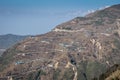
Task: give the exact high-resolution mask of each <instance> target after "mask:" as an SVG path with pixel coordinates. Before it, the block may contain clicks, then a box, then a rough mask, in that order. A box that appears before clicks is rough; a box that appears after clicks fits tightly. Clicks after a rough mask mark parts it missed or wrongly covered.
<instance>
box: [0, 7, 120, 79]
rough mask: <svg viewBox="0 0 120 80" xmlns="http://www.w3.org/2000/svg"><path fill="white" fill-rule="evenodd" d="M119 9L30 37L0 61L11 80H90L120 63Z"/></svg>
mask: <svg viewBox="0 0 120 80" xmlns="http://www.w3.org/2000/svg"><path fill="white" fill-rule="evenodd" d="M119 7H120V5H114V6H111V7H109V8H106V9H104V10H100V11H96V12H95V13H92V14H89V15H87V16H85V17H77V18H75V19H73V20H70V21H68V22H66V23H63V24H60V25H58V26H57V27H55V28H54V29H53V30H52V31H51V32H48V33H46V34H43V35H38V36H35V37H29V38H27V39H25V40H24V41H23V42H20V43H18V44H16V45H15V46H14V47H11V48H10V49H8V50H7V51H6V52H5V53H4V55H3V57H2V58H0V63H1V64H0V67H1V68H0V71H1V72H0V76H1V77H5V76H10V77H12V78H13V80H90V79H93V78H94V77H96V78H97V77H98V76H99V75H100V74H102V73H103V72H105V71H106V70H107V68H109V67H110V66H113V65H114V64H116V63H117V64H119V63H120V16H119V15H120V8H119Z"/></svg>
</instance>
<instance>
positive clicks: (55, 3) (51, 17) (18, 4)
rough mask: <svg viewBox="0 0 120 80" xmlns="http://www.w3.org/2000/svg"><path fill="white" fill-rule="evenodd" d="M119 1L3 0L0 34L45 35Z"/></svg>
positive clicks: (1, 2) (1, 4) (0, 13)
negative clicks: (68, 22) (63, 23)
mask: <svg viewBox="0 0 120 80" xmlns="http://www.w3.org/2000/svg"><path fill="white" fill-rule="evenodd" d="M119 3H120V0H0V34H8V33H9V34H19V35H29V34H31V35H36V34H43V33H46V32H48V31H50V30H51V29H53V28H54V27H55V26H56V25H58V24H61V23H62V22H65V21H68V20H70V19H73V18H75V17H77V16H84V15H85V14H87V13H89V12H91V11H93V10H97V9H99V8H104V7H106V6H111V5H114V4H119Z"/></svg>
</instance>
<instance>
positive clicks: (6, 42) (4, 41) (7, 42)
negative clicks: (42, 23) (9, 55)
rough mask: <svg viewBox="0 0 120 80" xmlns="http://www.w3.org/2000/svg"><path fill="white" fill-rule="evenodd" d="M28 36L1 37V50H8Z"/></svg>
mask: <svg viewBox="0 0 120 80" xmlns="http://www.w3.org/2000/svg"><path fill="white" fill-rule="evenodd" d="M26 37H28V36H20V35H14V34H6V35H0V49H7V48H9V47H11V46H13V45H14V44H16V43H17V42H19V41H21V40H23V39H25V38H26Z"/></svg>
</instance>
